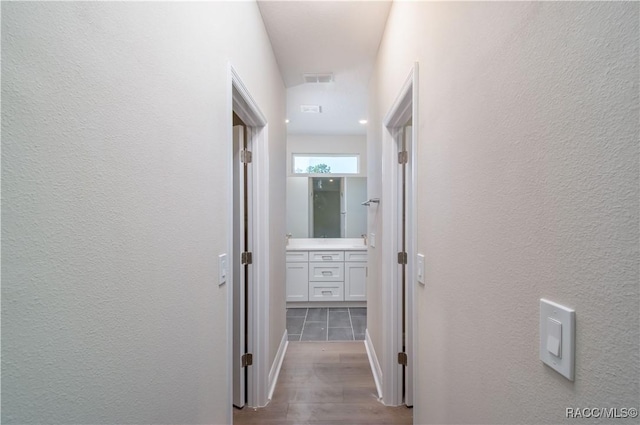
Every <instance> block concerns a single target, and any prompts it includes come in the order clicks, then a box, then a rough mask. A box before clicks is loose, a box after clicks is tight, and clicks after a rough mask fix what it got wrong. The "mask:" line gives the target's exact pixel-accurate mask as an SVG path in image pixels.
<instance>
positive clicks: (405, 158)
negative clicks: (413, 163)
mask: <svg viewBox="0 0 640 425" xmlns="http://www.w3.org/2000/svg"><path fill="white" fill-rule="evenodd" d="M407 162H409V152H407V151H402V152H398V164H406V163H407Z"/></svg>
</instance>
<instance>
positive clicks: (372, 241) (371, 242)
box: [369, 233, 376, 248]
mask: <svg viewBox="0 0 640 425" xmlns="http://www.w3.org/2000/svg"><path fill="white" fill-rule="evenodd" d="M369 246H370V247H371V248H375V247H376V234H375V233H369Z"/></svg>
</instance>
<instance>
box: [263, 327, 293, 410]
mask: <svg viewBox="0 0 640 425" xmlns="http://www.w3.org/2000/svg"><path fill="white" fill-rule="evenodd" d="M288 346H289V334H288V333H287V330H286V329H285V330H284V334H283V335H282V340H280V347H278V352H277V353H276V358H275V359H273V364H272V365H271V370H270V371H269V393H268V395H267V398H268V399H269V400H271V398H272V397H273V391H274V390H275V389H276V384H277V383H278V377H279V376H280V369H281V368H282V362H283V361H284V354H285V353H286V352H287V347H288Z"/></svg>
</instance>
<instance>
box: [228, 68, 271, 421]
mask: <svg viewBox="0 0 640 425" xmlns="http://www.w3.org/2000/svg"><path fill="white" fill-rule="evenodd" d="M233 112H235V113H236V115H238V116H239V117H240V119H241V120H242V121H243V122H244V123H245V124H246V125H247V144H248V146H251V148H252V156H253V158H252V167H253V170H252V171H253V172H252V173H251V181H250V184H251V186H252V190H251V192H250V193H251V194H252V197H251V199H250V203H251V206H250V209H249V214H250V216H251V218H250V220H251V221H252V223H253V231H252V235H251V236H250V240H252V241H253V243H252V247H251V250H252V253H253V264H252V267H250V273H251V281H252V282H253V285H252V287H250V288H249V294H248V297H249V312H248V313H249V318H248V325H249V341H248V343H249V345H248V347H247V351H248V352H250V353H252V354H253V365H252V366H250V367H248V368H247V371H246V373H247V376H248V378H247V387H248V391H247V400H246V404H245V405H246V406H247V407H262V406H265V405H266V404H267V402H268V398H267V396H268V382H269V380H268V377H269V368H270V366H269V364H268V360H269V359H268V357H269V356H268V353H267V350H268V347H269V323H270V321H269V302H268V301H269V288H270V281H269V275H270V274H269V196H268V195H269V150H268V145H267V142H268V131H269V126H268V123H267V119H266V118H265V116H264V114H263V113H262V112H261V110H260V108H259V106H258V104H257V103H256V102H255V100H254V99H253V97H252V96H251V93H250V92H249V90H248V89H247V87H246V86H245V84H244V83H243V82H242V79H241V78H240V76H239V74H238V73H237V71H236V70H235V68H234V67H233V65H232V64H231V63H229V64H228V73H227V111H226V113H227V121H226V122H227V124H228V125H227V141H228V142H227V143H226V146H227V149H228V151H227V179H228V185H227V199H228V200H230V202H228V203H227V226H228V227H227V228H228V229H233V221H234V215H233V202H232V200H233V142H232V140H233V126H232V124H231V122H232V116H233ZM227 250H228V252H229V264H233V232H232V231H231V232H229V234H228V240H227ZM231 273H233V271H232V270H231ZM228 282H233V275H232V274H231V275H230V276H229V280H228ZM227 321H228V323H227V369H228V372H227V379H228V394H229V396H230V397H231V395H232V394H233V337H234V335H233V290H232V288H227ZM228 415H229V418H230V422H229V423H232V421H233V406H232V400H229V403H228Z"/></svg>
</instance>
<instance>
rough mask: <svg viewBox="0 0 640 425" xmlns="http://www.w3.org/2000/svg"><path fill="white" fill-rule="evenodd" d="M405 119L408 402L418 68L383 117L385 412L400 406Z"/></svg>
mask: <svg viewBox="0 0 640 425" xmlns="http://www.w3.org/2000/svg"><path fill="white" fill-rule="evenodd" d="M409 117H412V118H413V120H414V121H413V124H412V126H411V145H410V152H411V155H410V156H409V161H408V164H407V165H408V166H409V167H410V171H409V172H410V174H409V178H408V181H407V183H408V184H409V188H408V191H407V195H408V196H407V210H406V212H407V222H406V223H407V230H406V234H407V240H406V242H407V243H406V247H407V266H406V272H407V273H406V282H407V299H408V302H407V305H406V307H407V319H408V320H407V332H406V335H407V344H406V353H407V357H408V364H407V379H408V386H409V388H411V389H412V391H410V393H409V394H408V398H410V399H411V398H412V397H413V395H414V393H415V385H414V379H413V377H414V375H415V364H414V360H415V347H416V345H417V344H415V332H414V329H415V326H414V325H415V322H416V309H415V300H414V292H415V291H414V288H415V283H416V281H415V275H416V270H415V258H416V253H417V238H416V231H417V202H416V198H417V161H416V157H417V155H416V154H417V147H418V127H419V125H418V122H417V118H418V117H419V115H418V62H415V63H414V64H413V66H412V68H411V71H410V73H409V76H408V77H407V79H406V80H405V82H404V84H403V85H402V88H401V89H400V92H399V94H398V96H397V97H396V100H395V101H394V103H393V104H392V106H391V107H390V108H389V111H388V112H387V114H386V115H385V118H384V120H383V123H382V124H383V125H382V195H383V196H382V199H383V200H387V202H381V207H382V214H383V215H382V219H383V229H384V232H383V235H382V236H383V238H382V239H383V243H382V258H383V259H384V260H383V262H382V297H383V299H385V300H387V301H388V302H385V303H383V304H382V340H383V346H384V350H383V351H384V354H383V359H384V360H383V364H382V374H383V377H384V379H383V382H382V397H383V400H384V403H385V404H386V405H389V406H399V405H401V404H403V399H402V389H403V388H402V387H403V386H402V373H403V371H402V366H401V365H399V364H398V361H397V360H398V357H397V356H398V353H399V352H400V351H402V317H401V315H402V304H401V302H402V299H401V296H402V295H401V294H402V291H401V289H400V287H399V284H398V273H397V269H398V262H397V253H398V252H399V249H398V236H399V232H398V226H397V223H398V211H397V205H396V203H395V201H396V199H397V197H398V140H399V137H401V132H402V131H401V130H402V127H403V126H404V124H405V123H406V122H407V121H408V119H409Z"/></svg>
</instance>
